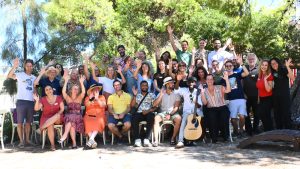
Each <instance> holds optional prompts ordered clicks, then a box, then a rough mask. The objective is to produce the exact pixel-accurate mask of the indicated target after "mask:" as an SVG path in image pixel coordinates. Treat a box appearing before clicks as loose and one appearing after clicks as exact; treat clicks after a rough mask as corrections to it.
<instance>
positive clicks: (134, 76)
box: [7, 26, 294, 150]
mask: <svg viewBox="0 0 300 169" xmlns="http://www.w3.org/2000/svg"><path fill="white" fill-rule="evenodd" d="M167 30H168V34H169V39H170V42H171V45H172V47H173V49H174V52H175V53H176V58H172V57H171V54H170V52H168V51H166V52H164V53H162V54H160V51H159V49H158V47H157V46H155V48H156V63H157V65H156V66H155V67H154V66H153V63H152V62H150V61H149V60H147V59H146V53H145V52H144V51H139V52H137V53H136V55H135V57H130V56H128V55H126V50H125V47H124V46H123V45H119V46H118V47H117V50H118V53H119V54H120V56H118V57H114V58H112V60H111V61H110V59H109V58H108V57H107V56H104V58H103V60H102V62H101V63H94V62H93V61H92V59H91V57H92V56H87V55H83V57H84V64H83V65H80V66H79V67H78V69H72V70H71V72H70V73H69V70H68V69H63V65H61V64H58V63H56V64H54V63H53V62H51V63H50V64H48V65H47V66H46V67H45V68H42V69H41V71H40V72H39V75H38V76H37V77H36V76H34V75H33V74H32V70H33V67H34V64H33V61H32V60H29V59H28V60H25V62H24V72H18V73H15V71H16V69H17V68H18V67H19V60H18V59H15V60H14V62H13V68H12V69H11V70H10V72H9V74H8V76H7V77H8V78H12V79H16V80H17V83H18V85H17V87H18V92H17V103H16V109H17V123H18V135H19V139H20V143H19V147H24V144H32V143H31V142H30V140H29V134H30V127H31V123H32V120H33V113H34V112H35V111H39V110H41V112H42V113H41V118H40V130H41V131H43V130H46V129H47V132H48V137H49V140H50V143H51V150H55V149H56V147H55V141H54V137H55V131H54V125H56V124H64V133H63V136H62V137H61V138H60V139H59V141H58V142H59V143H60V144H61V146H63V142H64V141H65V140H66V139H67V137H68V135H69V134H70V136H71V140H72V148H77V144H76V132H79V133H85V134H86V135H87V136H88V137H89V140H88V142H87V143H86V145H87V147H90V148H95V147H97V142H96V141H95V137H96V135H97V134H98V133H99V132H100V133H102V132H103V131H104V130H105V127H106V126H107V127H108V129H109V130H110V132H111V133H112V134H113V135H114V136H115V137H116V141H117V142H120V141H122V140H123V137H124V134H125V133H127V132H128V131H129V130H131V128H132V132H133V137H134V140H135V141H134V146H137V147H140V146H142V145H143V146H151V145H152V146H154V147H156V146H158V144H159V140H158V138H159V134H160V130H161V129H160V124H161V123H162V122H163V121H166V120H167V121H171V122H172V123H173V124H174V129H173V134H172V136H171V139H170V144H171V145H175V147H176V148H182V147H184V145H185V144H184V143H185V140H184V129H185V126H186V124H187V117H188V116H189V115H190V114H197V116H201V117H202V121H201V124H200V125H201V126H202V128H203V131H206V129H207V128H208V130H209V135H205V134H206V132H203V134H202V136H201V139H203V138H204V137H209V138H210V139H211V142H212V143H216V142H218V141H227V140H228V137H229V132H230V131H229V123H230V122H231V123H232V126H233V133H232V134H233V136H236V137H240V136H243V135H245V134H248V135H250V136H251V135H252V134H255V133H259V132H261V131H260V127H259V122H260V120H261V122H262V127H263V131H268V130H272V129H275V128H276V129H283V128H290V127H291V119H290V104H291V103H290V96H289V93H290V92H289V87H290V86H289V81H290V80H294V75H293V72H292V70H291V69H290V65H291V59H288V60H285V61H284V64H283V63H282V61H280V60H279V59H278V58H272V59H270V60H261V61H260V62H259V61H258V58H257V56H256V55H255V54H254V53H248V54H247V56H246V59H245V60H246V62H245V63H246V64H244V60H243V57H242V56H241V55H238V54H236V53H235V51H234V47H233V45H232V44H231V43H232V42H231V39H229V40H227V41H226V43H225V45H224V46H222V44H221V41H220V40H219V39H214V40H213V47H214V50H213V51H207V50H206V49H205V47H206V45H207V41H206V40H205V39H200V40H199V48H198V49H195V48H194V49H193V50H192V52H189V51H188V48H189V47H188V42H187V41H182V42H181V49H179V48H178V47H177V46H176V44H175V41H174V38H173V29H172V28H171V27H170V26H168V28H167ZM155 69H157V70H156V73H154V70H155ZM103 70H105V72H104V73H102V72H103ZM282 98H284V99H282ZM83 107H85V109H83ZM272 110H273V112H274V116H272V115H271V114H272V113H271V112H272ZM251 117H253V122H252V120H251ZM273 117H274V119H273ZM141 121H146V122H147V123H146V131H145V133H144V134H141V132H140V130H139V124H140V122H141ZM273 121H275V124H273ZM24 122H25V130H23V123H24ZM120 124H121V125H120ZM23 131H25V138H23V135H24V134H23ZM152 131H153V132H152ZM151 133H153V134H154V137H153V138H154V139H153V140H152V143H151V142H150V137H151ZM177 136H178V139H177ZM220 137H221V138H222V139H221V140H219V138H220Z"/></svg>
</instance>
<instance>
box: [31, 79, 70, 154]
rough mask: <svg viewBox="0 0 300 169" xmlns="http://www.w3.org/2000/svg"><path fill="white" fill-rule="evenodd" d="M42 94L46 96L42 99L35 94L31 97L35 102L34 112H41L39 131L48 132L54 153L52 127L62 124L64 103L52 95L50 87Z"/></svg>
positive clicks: (59, 97) (60, 98)
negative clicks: (45, 130)
mask: <svg viewBox="0 0 300 169" xmlns="http://www.w3.org/2000/svg"><path fill="white" fill-rule="evenodd" d="M44 92H45V94H46V96H44V97H42V98H41V99H40V98H39V96H38V95H37V94H34V95H33V98H34V100H35V105H34V110H35V111H38V110H40V109H42V110H43V112H42V116H41V119H40V130H44V129H47V130H48V137H49V140H50V143H51V150H52V151H54V150H55V143H54V125H55V124H62V122H63V112H64V102H63V99H62V97H61V96H57V95H54V94H53V92H54V91H53V88H52V87H51V86H49V85H48V86H46V87H45V91H44Z"/></svg>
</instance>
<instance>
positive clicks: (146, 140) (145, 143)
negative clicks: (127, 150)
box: [144, 139, 151, 147]
mask: <svg viewBox="0 0 300 169" xmlns="http://www.w3.org/2000/svg"><path fill="white" fill-rule="evenodd" d="M150 146H151V144H150V141H149V139H144V147H150Z"/></svg>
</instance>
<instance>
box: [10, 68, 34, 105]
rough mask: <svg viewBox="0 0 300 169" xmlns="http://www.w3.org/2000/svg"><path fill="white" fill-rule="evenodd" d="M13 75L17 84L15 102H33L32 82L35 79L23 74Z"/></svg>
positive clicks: (32, 76)
mask: <svg viewBox="0 0 300 169" xmlns="http://www.w3.org/2000/svg"><path fill="white" fill-rule="evenodd" d="M15 75H16V78H17V82H18V84H17V85H18V86H17V88H18V92H17V100H28V101H33V91H34V88H33V82H34V80H35V79H36V77H35V76H34V75H28V74H26V73H25V72H20V73H15Z"/></svg>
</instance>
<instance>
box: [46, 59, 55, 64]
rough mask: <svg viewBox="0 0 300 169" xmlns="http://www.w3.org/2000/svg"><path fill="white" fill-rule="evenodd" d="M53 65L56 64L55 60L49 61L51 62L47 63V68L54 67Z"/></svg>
mask: <svg viewBox="0 0 300 169" xmlns="http://www.w3.org/2000/svg"><path fill="white" fill-rule="evenodd" d="M55 63H56V62H55V60H52V59H51V60H50V61H49V63H48V66H52V65H55Z"/></svg>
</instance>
